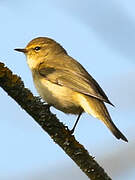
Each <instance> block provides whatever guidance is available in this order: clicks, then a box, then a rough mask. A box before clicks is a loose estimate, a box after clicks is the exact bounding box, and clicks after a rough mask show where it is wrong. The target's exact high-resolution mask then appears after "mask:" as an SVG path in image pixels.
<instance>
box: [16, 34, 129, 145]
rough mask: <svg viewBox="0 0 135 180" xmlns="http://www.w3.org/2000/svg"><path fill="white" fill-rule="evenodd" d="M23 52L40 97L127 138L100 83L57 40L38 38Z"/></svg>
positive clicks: (117, 136) (125, 139)
mask: <svg viewBox="0 0 135 180" xmlns="http://www.w3.org/2000/svg"><path fill="white" fill-rule="evenodd" d="M15 50H16V51H20V52H23V53H24V54H25V55H26V57H27V63H28V66H29V68H30V69H31V71H32V75H33V80H34V83H35V87H36V89H37V91H38V93H39V94H40V96H41V97H42V98H43V99H44V100H45V101H46V102H47V103H48V104H50V105H52V106H54V107H55V108H56V109H59V110H61V111H63V112H65V113H70V114H76V115H78V118H77V121H76V123H75V125H74V128H73V129H72V132H73V131H74V129H75V126H76V124H77V122H78V120H79V117H80V116H81V114H82V113H83V112H87V113H89V114H91V115H92V116H94V117H96V118H98V119H100V120H102V121H103V122H104V123H105V125H106V126H107V127H108V128H109V129H110V131H111V132H112V133H113V134H114V136H115V137H116V138H118V139H123V140H124V141H126V142H127V141H128V140H127V138H126V137H125V136H124V135H123V134H122V133H121V132H120V131H119V129H118V128H117V127H116V126H115V124H114V123H113V121H112V120H111V117H110V115H109V113H108V111H107V108H106V106H105V104H104V103H109V104H111V105H113V104H112V103H111V102H110V101H109V99H108V98H107V96H106V95H105V93H104V91H103V90H102V89H101V87H100V86H99V84H98V83H97V82H96V81H95V80H94V79H93V78H92V76H91V75H90V74H89V73H88V72H87V71H86V70H85V69H84V67H83V66H82V65H81V64H80V63H79V62H77V61H76V60H75V59H73V58H72V57H70V56H69V55H68V54H67V52H66V50H65V49H64V48H63V47H62V46H61V45H60V44H58V43H57V42H56V41H54V40H52V39H50V38H47V37H39V38H35V39H33V40H32V41H30V42H29V43H28V45H27V46H26V48H24V49H15Z"/></svg>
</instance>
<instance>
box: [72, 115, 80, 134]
mask: <svg viewBox="0 0 135 180" xmlns="http://www.w3.org/2000/svg"><path fill="white" fill-rule="evenodd" d="M81 115H82V112H81V113H80V114H79V115H78V117H77V120H76V122H75V124H74V126H73V128H72V129H71V130H70V133H71V134H73V133H74V131H75V127H76V125H77V123H78V121H79V119H80V116H81Z"/></svg>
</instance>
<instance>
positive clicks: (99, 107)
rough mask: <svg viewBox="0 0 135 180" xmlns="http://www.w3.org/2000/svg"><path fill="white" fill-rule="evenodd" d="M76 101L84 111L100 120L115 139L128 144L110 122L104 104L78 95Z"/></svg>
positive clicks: (92, 98)
mask: <svg viewBox="0 0 135 180" xmlns="http://www.w3.org/2000/svg"><path fill="white" fill-rule="evenodd" d="M78 100H79V103H80V105H81V107H82V108H83V109H84V111H85V112H87V113H89V114H91V115H92V116H94V117H96V118H98V119H100V120H102V121H103V122H104V124H105V125H106V126H107V127H108V128H109V130H110V131H111V132H112V133H113V135H114V136H115V137H116V138H117V139H122V140H124V141H126V142H128V140H127V138H126V137H125V136H124V135H123V134H122V133H121V132H120V130H119V129H118V128H117V127H116V126H115V124H114V123H113V121H112V120H111V117H110V115H109V113H108V110H107V108H106V106H105V104H104V102H102V101H100V100H98V99H96V98H94V97H89V96H86V95H82V94H78Z"/></svg>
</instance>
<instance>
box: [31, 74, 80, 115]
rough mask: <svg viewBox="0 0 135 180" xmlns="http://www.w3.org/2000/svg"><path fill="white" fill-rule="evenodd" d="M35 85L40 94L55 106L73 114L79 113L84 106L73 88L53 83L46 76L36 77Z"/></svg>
mask: <svg viewBox="0 0 135 180" xmlns="http://www.w3.org/2000/svg"><path fill="white" fill-rule="evenodd" d="M34 83H35V87H36V89H37V91H38V93H39V94H40V96H41V97H42V98H43V99H44V100H45V101H46V102H47V103H48V104H51V105H53V106H54V107H55V108H57V109H59V110H61V111H63V112H65V113H71V114H79V113H80V112H82V108H81V107H80V105H79V104H78V101H76V100H75V98H74V93H76V92H74V91H73V90H71V89H69V88H66V87H64V86H59V85H57V84H54V83H51V82H50V81H48V80H46V79H45V78H42V79H40V80H39V79H37V80H36V79H34Z"/></svg>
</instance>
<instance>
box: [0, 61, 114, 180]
mask: <svg viewBox="0 0 135 180" xmlns="http://www.w3.org/2000/svg"><path fill="white" fill-rule="evenodd" d="M0 86H1V87H2V88H3V89H4V90H5V91H6V92H7V93H8V95H9V96H11V97H12V98H13V99H14V100H15V101H16V102H17V103H18V104H19V105H20V106H21V107H22V108H23V109H24V110H25V111H26V112H27V113H28V114H29V115H30V116H32V117H33V119H34V120H35V121H36V122H37V123H38V124H39V125H40V126H41V127H42V128H43V129H44V130H45V131H46V132H47V133H48V134H49V136H50V137H51V138H52V139H53V140H54V142H55V143H57V144H58V145H59V146H60V147H61V148H62V149H63V150H64V151H65V153H66V154H68V156H69V157H70V158H71V159H72V160H73V161H74V162H75V163H76V164H77V165H78V166H79V167H80V169H81V170H82V171H83V172H84V173H85V174H86V175H87V176H88V177H89V179H90V178H91V180H111V178H110V177H109V176H108V175H107V174H106V173H105V172H104V169H103V168H102V167H100V166H99V165H98V163H97V162H96V161H95V160H94V158H93V157H92V156H90V155H89V153H88V151H87V150H86V149H85V148H84V147H83V146H82V145H81V144H79V142H77V141H76V140H75V137H74V136H73V135H70V131H69V129H68V128H67V127H66V126H64V125H63V124H62V123H61V122H59V120H58V119H57V118H56V116H55V115H54V114H52V113H51V112H50V111H49V109H48V107H47V106H46V105H45V104H44V103H43V102H41V101H40V99H39V98H37V97H34V96H33V94H32V93H31V92H30V91H29V90H28V89H27V88H25V87H24V84H23V82H22V80H21V78H20V77H18V76H17V75H15V74H13V73H12V72H11V70H9V69H8V68H7V67H5V65H4V64H3V63H1V62H0Z"/></svg>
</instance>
